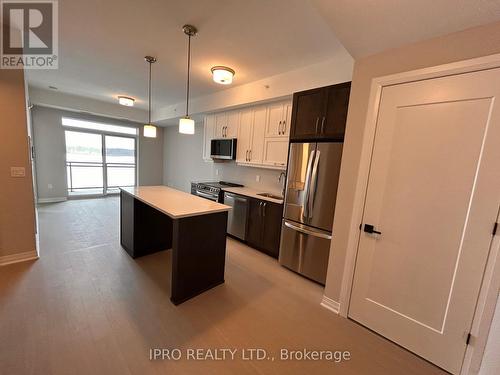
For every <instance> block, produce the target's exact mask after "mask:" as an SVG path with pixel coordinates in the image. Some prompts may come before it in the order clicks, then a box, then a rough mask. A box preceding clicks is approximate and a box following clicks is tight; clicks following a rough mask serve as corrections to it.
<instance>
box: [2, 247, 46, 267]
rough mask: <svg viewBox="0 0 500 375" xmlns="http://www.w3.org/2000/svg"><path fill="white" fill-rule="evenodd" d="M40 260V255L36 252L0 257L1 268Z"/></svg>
mask: <svg viewBox="0 0 500 375" xmlns="http://www.w3.org/2000/svg"><path fill="white" fill-rule="evenodd" d="M34 259H38V253H37V251H36V250H32V251H26V252H24V253H18V254H12V255H4V256H0V266H5V265H7V264H12V263H19V262H24V261H27V260H34Z"/></svg>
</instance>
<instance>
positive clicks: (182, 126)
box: [179, 25, 198, 134]
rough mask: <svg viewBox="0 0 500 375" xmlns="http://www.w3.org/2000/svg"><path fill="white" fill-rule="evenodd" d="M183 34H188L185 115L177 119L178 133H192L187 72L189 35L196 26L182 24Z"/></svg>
mask: <svg viewBox="0 0 500 375" xmlns="http://www.w3.org/2000/svg"><path fill="white" fill-rule="evenodd" d="M182 31H184V34H186V35H187V36H188V54H187V84H186V116H184V117H182V118H181V119H179V133H182V134H194V120H193V119H192V118H191V117H189V73H190V70H191V37H192V36H195V35H196V34H197V33H198V30H197V29H196V27H194V26H192V25H184V26H183V27H182Z"/></svg>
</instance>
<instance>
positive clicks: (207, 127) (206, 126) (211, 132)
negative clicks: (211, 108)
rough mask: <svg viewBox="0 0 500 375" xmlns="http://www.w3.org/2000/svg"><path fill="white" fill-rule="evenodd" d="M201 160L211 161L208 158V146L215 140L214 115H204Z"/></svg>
mask: <svg viewBox="0 0 500 375" xmlns="http://www.w3.org/2000/svg"><path fill="white" fill-rule="evenodd" d="M203 131H204V133H203V134H204V137H203V160H205V161H213V160H212V158H211V157H210V144H211V142H212V139H214V138H215V115H213V114H212V115H206V116H205V119H204V121H203Z"/></svg>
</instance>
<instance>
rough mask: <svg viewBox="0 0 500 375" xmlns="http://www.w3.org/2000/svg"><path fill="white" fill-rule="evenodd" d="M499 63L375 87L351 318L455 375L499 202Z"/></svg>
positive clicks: (463, 351)
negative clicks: (370, 229) (378, 90)
mask: <svg viewBox="0 0 500 375" xmlns="http://www.w3.org/2000/svg"><path fill="white" fill-rule="evenodd" d="M499 96H500V70H499V69H494V70H485V71H481V72H474V73H468V74H461V75H455V76H449V77H442V78H437V79H431V80H425V81H419V82H412V83H406V84H400V85H395V86H388V87H385V88H384V89H383V90H382V96H381V102H380V107H379V114H378V122H377V130H376V135H375V141H374V147H373V153H372V161H371V168H370V177H369V183H368V187H367V192H366V201H365V208H364V214H363V225H364V224H372V225H374V226H375V230H377V231H380V232H382V233H381V234H370V233H366V232H364V231H361V235H360V242H359V247H358V255H357V260H356V269H355V274H354V281H353V289H352V295H351V303H350V307H349V317H351V318H352V319H354V320H356V321H358V322H360V323H362V324H363V325H365V326H367V327H369V328H371V329H373V330H374V331H376V332H378V333H380V334H382V335H383V336H385V337H387V338H389V339H391V340H393V341H395V342H397V343H398V344H400V345H402V346H404V347H406V348H408V349H409V350H411V351H413V352H415V353H416V354H418V355H420V356H422V357H424V358H426V359H427V360H429V361H431V362H433V363H435V364H437V365H438V366H440V367H442V368H444V369H446V370H448V371H450V372H452V373H455V374H457V373H459V371H460V368H461V364H462V361H463V357H464V353H465V349H466V336H467V333H468V332H469V330H470V327H471V323H472V318H473V314H474V308H475V304H476V300H477V297H478V292H479V288H480V284H481V279H482V276H483V272H484V267H485V264H486V260H487V256H488V252H489V248H490V244H491V240H492V229H493V225H494V222H495V220H496V214H497V212H498V207H499V203H500V111H499V102H498V100H499Z"/></svg>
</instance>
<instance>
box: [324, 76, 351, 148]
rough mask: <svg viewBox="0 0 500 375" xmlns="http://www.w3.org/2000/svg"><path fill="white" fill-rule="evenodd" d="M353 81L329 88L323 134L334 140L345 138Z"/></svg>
mask: <svg viewBox="0 0 500 375" xmlns="http://www.w3.org/2000/svg"><path fill="white" fill-rule="evenodd" d="M350 93H351V82H346V83H341V84H339V85H335V86H331V87H329V88H328V101H327V108H326V116H325V121H324V123H323V126H322V127H321V136H322V137H324V138H328V139H333V140H343V139H344V134H345V124H346V121H347V109H348V107H349V94H350Z"/></svg>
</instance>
